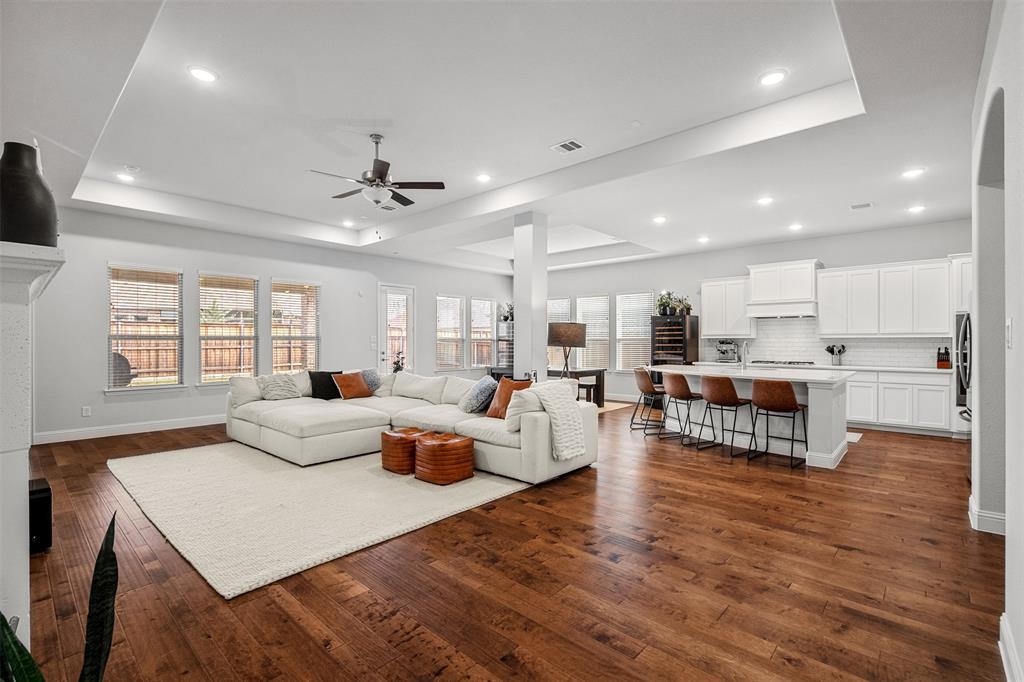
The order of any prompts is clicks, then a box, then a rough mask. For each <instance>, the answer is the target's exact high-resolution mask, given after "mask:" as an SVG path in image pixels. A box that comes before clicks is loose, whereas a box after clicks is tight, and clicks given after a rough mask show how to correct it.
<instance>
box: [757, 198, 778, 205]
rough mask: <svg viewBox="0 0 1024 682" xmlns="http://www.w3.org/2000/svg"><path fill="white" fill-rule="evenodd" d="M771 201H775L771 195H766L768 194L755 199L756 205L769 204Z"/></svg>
mask: <svg viewBox="0 0 1024 682" xmlns="http://www.w3.org/2000/svg"><path fill="white" fill-rule="evenodd" d="M773 201H775V199H773V198H772V197H768V196H765V197H760V198H759V199H758V200H757V205H758V206H771V205H772V202H773Z"/></svg>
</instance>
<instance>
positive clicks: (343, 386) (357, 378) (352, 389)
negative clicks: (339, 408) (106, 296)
mask: <svg viewBox="0 0 1024 682" xmlns="http://www.w3.org/2000/svg"><path fill="white" fill-rule="evenodd" d="M334 383H335V384H336V385H337V386H338V393H340V394H341V397H342V398H344V399H345V400H352V399H353V398H369V397H370V396H372V395H373V391H371V390H370V387H369V386H367V385H366V379H364V378H363V373H362V372H350V373H348V374H335V375H334Z"/></svg>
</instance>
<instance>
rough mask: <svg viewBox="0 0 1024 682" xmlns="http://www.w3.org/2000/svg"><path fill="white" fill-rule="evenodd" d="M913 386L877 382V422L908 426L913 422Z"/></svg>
mask: <svg viewBox="0 0 1024 682" xmlns="http://www.w3.org/2000/svg"><path fill="white" fill-rule="evenodd" d="M913 400H914V387H913V386H908V385H906V384H882V383H880V384H878V423H879V424H901V425H903V426H910V425H911V424H913V422H914V411H913Z"/></svg>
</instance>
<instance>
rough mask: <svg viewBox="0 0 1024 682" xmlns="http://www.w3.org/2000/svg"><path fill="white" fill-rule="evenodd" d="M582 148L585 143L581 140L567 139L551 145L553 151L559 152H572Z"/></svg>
mask: <svg viewBox="0 0 1024 682" xmlns="http://www.w3.org/2000/svg"><path fill="white" fill-rule="evenodd" d="M581 149H583V143H582V142H580V141H579V140H566V141H565V142H559V143H558V144H553V145H551V151H553V152H558V153H559V154H571V153H573V152H578V151H579V150H581Z"/></svg>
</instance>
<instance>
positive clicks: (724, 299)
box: [700, 277, 757, 338]
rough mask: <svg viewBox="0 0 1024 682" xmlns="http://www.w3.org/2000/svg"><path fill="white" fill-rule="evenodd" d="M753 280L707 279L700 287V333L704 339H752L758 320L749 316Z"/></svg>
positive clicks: (734, 278)
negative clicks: (751, 282) (748, 306)
mask: <svg viewBox="0 0 1024 682" xmlns="http://www.w3.org/2000/svg"><path fill="white" fill-rule="evenodd" d="M749 301H750V279H749V278H748V277H730V278H726V279H716V280H705V281H703V282H701V286H700V316H701V330H700V335H701V336H702V337H705V338H752V337H753V336H754V335H755V334H756V331H757V327H756V324H757V323H756V321H754V320H752V319H750V318H749V317H747V303H748V302H749Z"/></svg>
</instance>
